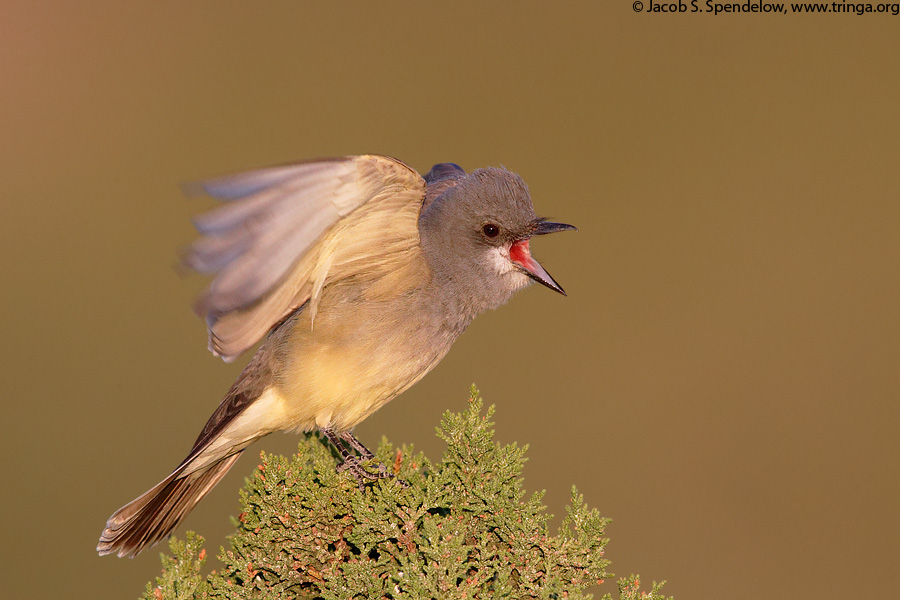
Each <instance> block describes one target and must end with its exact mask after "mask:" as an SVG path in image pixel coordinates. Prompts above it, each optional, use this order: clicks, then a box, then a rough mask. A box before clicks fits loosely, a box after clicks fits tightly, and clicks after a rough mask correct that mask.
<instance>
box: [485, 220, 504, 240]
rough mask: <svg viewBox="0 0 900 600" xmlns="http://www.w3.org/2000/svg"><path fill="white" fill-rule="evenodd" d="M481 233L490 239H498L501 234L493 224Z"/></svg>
mask: <svg viewBox="0 0 900 600" xmlns="http://www.w3.org/2000/svg"><path fill="white" fill-rule="evenodd" d="M481 231H483V232H484V235H486V236H488V237H489V238H494V237H497V235H499V234H500V228H499V227H497V226H496V225H494V224H493V223H488V224H487V225H485V226H484V227H482V228H481Z"/></svg>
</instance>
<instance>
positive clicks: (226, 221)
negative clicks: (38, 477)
mask: <svg viewBox="0 0 900 600" xmlns="http://www.w3.org/2000/svg"><path fill="white" fill-rule="evenodd" d="M197 191H200V192H203V193H206V194H208V195H209V196H212V197H214V198H218V199H221V200H225V201H226V202H227V203H226V204H225V205H223V206H221V207H219V208H217V209H215V210H213V211H211V212H209V213H207V214H204V215H201V216H199V217H197V218H196V219H195V221H194V222H195V225H196V227H197V229H198V230H199V232H200V234H201V237H200V238H199V239H198V240H197V241H196V242H195V243H194V244H193V245H192V246H190V247H189V248H188V249H187V250H186V252H185V254H184V256H183V260H184V262H185V264H186V265H187V266H189V267H190V268H192V269H195V270H196V271H199V272H201V273H216V275H215V277H214V279H213V280H212V283H211V284H210V286H209V288H208V290H207V291H206V292H205V293H204V294H203V295H202V296H201V297H200V298H199V299H198V301H197V304H196V309H197V311H198V312H199V313H200V314H201V315H202V316H204V317H205V318H206V323H207V326H208V334H209V349H210V350H211V351H212V352H213V354H215V355H216V356H220V357H222V358H223V359H224V360H225V361H229V362H230V361H233V360H234V359H236V358H237V357H238V356H240V355H241V354H242V353H243V352H245V351H246V350H248V349H250V348H251V347H252V346H254V345H255V344H256V343H257V342H259V341H260V340H261V339H263V338H265V340H264V341H263V343H262V344H261V345H260V346H259V349H258V350H257V351H256V354H255V355H254V356H253V358H252V359H251V360H250V363H249V364H248V365H247V367H246V368H245V369H244V371H243V372H242V373H241V375H240V377H238V379H237V381H236V382H235V383H234V385H232V386H231V389H230V390H228V393H227V394H226V395H225V398H224V400H222V403H221V404H220V405H219V407H218V408H217V409H216V411H215V412H214V413H213V415H212V417H210V419H209V421H208V422H207V423H206V425H205V426H204V428H203V431H201V432H200V436H199V437H198V438H197V441H196V442H194V446H193V448H192V449H191V451H190V453H189V454H188V456H187V458H185V459H184V461H182V463H181V464H180V465H178V467H177V468H176V469H175V470H174V471H172V473H171V474H170V475H169V476H168V477H166V478H165V479H163V480H162V481H161V482H159V483H158V484H157V485H156V486H154V487H153V488H151V489H150V490H148V491H147V492H146V493H144V494H143V495H142V496H140V497H138V498H136V499H135V500H133V501H131V502H130V503H128V504H126V505H125V506H123V507H122V508H120V509H119V510H117V511H116V512H115V513H114V514H113V515H112V516H111V517H110V518H109V520H108V521H107V523H106V528H105V529H104V530H103V533H102V535H101V536H100V543H99V544H98V546H97V551H98V552H99V553H100V554H112V553H117V554H118V555H119V556H135V555H136V554H138V553H139V552H140V551H141V550H143V549H144V548H145V547H147V546H150V545H153V544H155V543H157V542H159V541H160V540H162V539H163V538H165V537H167V536H168V535H169V534H170V533H171V532H172V530H173V529H174V528H175V527H176V526H177V525H178V523H179V522H180V521H181V520H182V519H183V518H184V517H185V515H187V513H188V512H189V511H190V510H191V509H192V508H193V507H194V506H195V505H196V504H197V503H198V502H199V501H200V500H201V499H202V498H203V496H204V495H206V493H207V492H209V491H210V489H212V487H213V486H214V485H216V483H217V482H218V481H219V480H220V479H221V478H222V477H223V476H224V475H225V473H227V472H228V469H230V468H231V466H232V465H233V464H234V462H235V461H236V460H237V458H238V456H239V455H240V453H241V452H242V451H243V450H244V449H245V448H246V447H247V446H249V445H250V444H251V443H253V442H254V441H255V440H257V439H259V438H261V437H262V436H264V435H266V434H269V433H272V432H274V431H282V430H297V431H309V430H312V429H316V428H318V430H319V431H321V432H322V433H323V434H324V435H325V436H326V437H327V438H328V440H329V441H330V442H331V443H332V444H333V445H334V446H335V447H336V448H337V450H338V451H339V453H340V455H341V457H342V459H343V463H342V465H341V466H340V467H339V469H345V470H348V471H350V472H351V473H352V474H354V475H355V476H356V477H357V479H358V480H359V481H360V483H361V482H362V480H363V479H374V478H379V477H385V476H387V473H386V471H385V469H384V467H382V466H379V467H378V469H377V470H374V469H369V468H366V467H365V465H364V462H365V461H367V460H369V459H371V458H373V457H372V453H371V452H369V451H368V450H367V449H366V447H365V446H363V444H362V443H360V442H359V440H357V439H356V438H355V437H354V436H353V434H352V430H353V428H354V427H355V426H356V425H358V424H359V423H360V422H361V421H363V420H364V419H365V418H366V417H368V416H369V415H371V414H372V413H373V412H375V411H376V410H378V409H379V408H380V407H381V406H383V405H384V404H385V403H386V402H388V401H389V400H391V399H392V398H394V397H395V396H397V395H398V394H400V393H402V392H403V391H405V390H406V389H407V388H409V387H410V386H411V385H413V384H414V383H416V382H417V381H418V380H419V379H421V378H422V377H423V376H424V375H425V374H426V373H428V371H430V370H431V369H432V368H434V366H435V365H437V363H438V362H439V361H440V360H441V359H442V358H443V357H444V355H445V354H446V353H447V351H448V350H449V349H450V346H451V345H452V344H453V342H454V341H455V340H456V338H457V337H458V336H459V335H460V334H461V333H462V332H463V330H464V329H465V328H466V327H467V326H468V325H469V323H471V322H472V319H474V318H475V316H476V315H478V314H479V313H481V312H482V311H485V310H488V309H493V308H497V307H499V306H500V305H502V304H503V303H505V302H506V301H507V300H509V299H510V297H511V296H512V295H513V293H515V292H516V291H517V290H519V289H521V288H523V287H525V286H526V285H527V284H528V283H529V282H531V281H537V282H538V283H541V284H543V285H545V286H547V287H549V288H550V289H552V290H555V291H557V292H559V293H561V294H565V292H564V291H563V289H562V288H561V287H560V286H559V284H557V283H556V282H555V281H554V280H553V278H552V277H551V276H550V275H549V274H548V273H547V271H545V270H544V269H543V267H541V265H540V264H538V262H537V261H536V260H535V259H534V258H533V257H532V256H531V250H530V247H529V242H530V239H531V237H532V236H535V235H541V234H546V233H552V232H555V231H563V230H566V229H574V227H572V226H571V225H566V224H563V223H551V222H548V221H546V220H544V219H539V218H537V217H536V216H535V213H534V209H533V207H532V204H531V198H530V196H529V193H528V188H527V187H526V186H525V183H524V182H523V181H522V179H521V178H520V177H519V176H518V175H516V174H514V173H511V172H509V171H507V170H504V169H497V168H487V169H479V170H477V171H474V172H472V173H468V174H466V172H465V171H463V169H462V168H460V167H459V166H457V165H455V164H452V163H441V164H438V165H435V166H434V167H433V168H432V169H431V171H429V172H428V174H427V175H425V177H422V176H421V175H419V174H418V173H417V172H416V171H414V170H413V169H411V168H410V167H408V166H406V165H405V164H403V163H401V162H400V161H398V160H395V159H392V158H388V157H385V156H377V155H363V156H347V157H343V158H335V159H326V160H316V161H311V162H303V163H298V164H292V165H287V166H280V167H274V168H269V169H262V170H258V171H251V172H248V173H242V174H239V175H233V176H229V177H222V178H220V179H214V180H210V181H205V182H202V183H200V184H197ZM354 450H355V451H356V453H358V455H357V454H354V452H353V451H354Z"/></svg>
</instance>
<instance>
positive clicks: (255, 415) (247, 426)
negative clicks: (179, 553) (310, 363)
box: [97, 332, 278, 556]
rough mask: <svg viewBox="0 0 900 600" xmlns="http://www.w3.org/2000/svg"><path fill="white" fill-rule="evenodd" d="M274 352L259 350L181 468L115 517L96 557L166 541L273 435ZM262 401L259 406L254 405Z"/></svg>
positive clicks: (127, 553)
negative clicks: (249, 451) (251, 449)
mask: <svg viewBox="0 0 900 600" xmlns="http://www.w3.org/2000/svg"><path fill="white" fill-rule="evenodd" d="M277 335H278V334H277V332H276V333H273V336H277ZM269 339H270V340H271V339H277V338H273V337H270V338H269ZM271 347H272V345H270V344H263V346H262V347H261V348H260V349H259V351H258V352H257V353H256V355H255V356H254V357H253V360H251V361H250V364H249V365H247V367H246V368H245V369H244V372H243V373H241V376H240V377H238V379H237V381H235V382H234V385H232V386H231V389H230V390H228V393H227V394H226V395H225V399H224V400H222V403H221V404H220V405H219V407H218V408H217V409H216V411H215V412H214V413H213V415H212V416H211V417H210V418H209V420H208V421H207V422H206V425H205V426H204V427H203V431H201V432H200V436H199V437H198V438H197V441H196V442H194V447H193V448H192V449H191V452H190V454H188V457H187V458H185V459H184V461H183V462H182V463H181V464H180V465H178V468H177V469H175V470H174V471H172V473H171V474H170V475H169V476H168V477H166V478H165V479H163V480H162V481H160V482H159V483H157V484H156V485H155V486H154V487H153V488H151V489H149V490H147V491H146V492H145V493H144V494H143V495H141V496H139V497H138V498H135V499H134V500H132V501H131V502H129V503H128V504H126V505H125V506H123V507H122V508H120V509H119V510H117V511H116V512H115V513H113V515H112V516H111V517H110V518H109V520H108V521H107V522H106V528H105V529H104V530H103V533H102V534H101V535H100V543H99V544H97V552H99V553H100V554H101V555H102V554H113V553H117V554H118V555H119V556H136V555H137V554H138V553H139V552H140V551H141V550H143V549H144V548H146V547H148V546H152V545H153V544H156V543H157V542H159V541H160V540H162V539H164V538H165V537H167V536H168V535H169V534H170V533H172V530H173V529H175V528H176V527H177V526H178V524H179V523H180V522H181V520H182V519H184V517H185V516H187V514H188V513H189V512H191V509H192V508H194V506H196V504H197V503H198V502H200V500H202V499H203V497H204V496H205V495H206V494H207V493H208V492H209V491H210V490H211V489H213V487H215V485H216V484H217V483H218V482H219V480H220V479H222V478H223V477H224V476H225V474H226V473H228V469H230V468H231V467H232V465H234V462H235V461H236V460H237V459H238V457H239V456H240V455H241V452H243V450H244V448H246V447H247V446H249V445H250V444H251V443H253V442H254V441H255V440H257V439H259V438H260V437H262V436H264V435H266V434H267V433H269V432H271V431H273V429H272V428H271V427H270V426H269V424H268V422H267V408H268V407H270V406H271V403H277V399H276V398H275V396H272V395H268V396H264V395H263V392H264V391H265V390H266V386H267V384H268V382H269V381H270V380H271V372H270V370H269V367H268V365H269V362H270V359H271ZM258 400H262V402H261V404H256V402H257V401H258ZM254 405H255V407H256V408H254V409H251V406H254Z"/></svg>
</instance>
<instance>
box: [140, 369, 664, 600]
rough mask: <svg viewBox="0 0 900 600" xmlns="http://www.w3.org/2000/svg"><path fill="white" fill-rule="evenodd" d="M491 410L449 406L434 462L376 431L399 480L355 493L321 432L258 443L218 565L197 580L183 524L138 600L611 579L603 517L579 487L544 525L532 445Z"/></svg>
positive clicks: (635, 584) (460, 589) (630, 592)
mask: <svg viewBox="0 0 900 600" xmlns="http://www.w3.org/2000/svg"><path fill="white" fill-rule="evenodd" d="M493 412H494V409H493V407H489V408H487V409H486V410H485V409H484V408H483V403H482V401H481V399H480V398H479V397H478V392H477V390H475V388H474V387H473V388H472V393H471V397H470V401H469V406H468V409H467V410H466V411H464V412H462V413H452V412H449V411H448V412H446V413H445V414H444V417H443V419H442V421H441V426H440V427H438V428H437V434H438V436H439V437H440V438H442V439H443V440H444V441H446V442H447V450H446V452H445V453H444V456H443V458H442V459H441V462H440V463H438V464H433V463H431V462H430V461H429V460H428V459H427V458H426V457H425V456H424V455H423V454H422V453H416V452H414V450H413V449H412V447H407V446H403V447H400V448H397V449H395V448H394V447H393V446H392V445H391V444H390V443H389V442H388V441H387V440H382V442H381V445H380V446H379V448H378V451H377V452H376V460H378V461H381V462H382V463H383V464H385V465H389V467H390V468H391V469H392V470H393V473H394V474H395V475H396V476H397V479H384V480H379V481H377V482H374V483H372V484H369V485H366V486H365V487H364V489H363V490H360V489H359V488H358V487H357V483H356V480H355V479H353V477H352V476H350V475H348V474H346V473H337V472H336V470H335V465H336V463H337V457H336V455H334V454H333V453H332V452H330V451H329V450H328V449H327V447H326V445H325V444H322V443H319V440H317V439H316V435H313V434H310V435H307V436H306V439H305V440H304V441H303V442H301V443H300V447H299V451H298V453H297V454H296V455H295V456H294V457H293V458H292V459H291V460H288V459H287V458H285V457H283V456H276V455H269V454H266V453H262V454H261V462H260V464H259V465H258V467H257V469H256V470H255V471H254V473H253V475H252V476H251V477H250V478H249V479H248V480H247V483H246V486H245V488H244V490H242V491H241V504H242V507H243V511H242V512H241V513H240V515H239V517H238V518H237V519H235V520H234V522H235V525H236V527H237V531H236V533H234V534H233V535H232V536H231V548H230V549H228V550H225V549H222V550H221V552H220V555H219V559H220V560H221V562H222V563H223V567H222V568H221V569H219V570H218V571H213V572H212V573H210V574H209V575H208V576H206V577H204V576H203V575H202V574H201V571H202V569H203V565H204V562H205V559H206V551H205V550H204V549H202V543H203V539H202V538H201V537H199V536H197V535H195V534H194V533H192V532H188V534H187V536H186V539H185V541H178V540H176V539H174V538H173V539H172V540H171V541H170V550H171V552H172V556H165V555H163V557H162V560H163V572H162V575H161V576H160V577H158V578H157V580H156V585H152V584H150V583H148V584H147V589H146V593H145V595H144V598H146V599H147V600H164V599H175V598H178V599H182V598H225V599H229V600H232V599H235V600H236V599H260V600H263V599H265V600H269V599H272V600H274V599H281V598H297V599H307V598H310V599H312V598H316V599H319V598H321V599H323V600H338V599H342V600H344V599H359V600H362V599H390V600H400V599H425V598H438V599H443V598H468V599H473V600H475V599H485V598H515V599H520V598H536V599H537V598H541V599H550V598H570V599H582V598H583V599H586V598H591V597H592V596H591V595H590V594H589V593H586V592H585V591H584V590H585V589H586V588H588V587H591V586H594V585H597V584H599V583H602V582H603V580H604V579H606V578H609V577H611V576H612V575H611V574H610V573H608V572H607V571H606V567H607V566H608V565H609V561H608V560H606V559H605V558H603V553H604V548H605V547H606V544H607V542H608V540H607V539H606V538H604V537H603V535H604V529H605V528H606V525H607V524H608V522H609V519H606V518H603V517H601V516H600V515H599V513H598V512H597V511H596V510H595V509H589V508H588V507H587V506H586V505H585V504H584V502H583V499H582V496H581V495H580V494H578V492H577V490H575V489H574V488H573V489H572V498H571V502H570V504H569V506H568V507H567V508H566V517H565V519H564V520H563V522H562V525H561V526H560V528H559V531H558V533H557V535H555V536H553V535H550V534H549V532H548V526H547V522H548V520H549V519H550V518H551V515H549V514H548V513H547V512H546V507H545V506H543V505H542V504H541V497H542V495H543V494H542V493H535V494H532V495H531V496H529V497H528V498H527V499H523V498H524V496H525V492H524V490H523V489H522V479H521V473H522V468H523V466H524V462H525V450H526V448H523V447H519V446H517V445H516V444H509V445H505V446H504V445H501V444H499V443H497V442H495V441H494V439H493V433H494V431H493V423H492V422H491V421H490V418H491V416H492V415H493ZM398 479H399V480H402V481H403V482H405V483H406V485H403V484H401V483H400V482H398ZM660 585H661V584H656V583H654V584H653V589H652V590H651V591H650V592H643V591H640V589H639V587H640V583H639V579H638V578H637V577H636V576H631V577H630V578H625V579H621V580H619V592H620V597H621V598H622V600H664V598H663V596H662V595H660V594H659V587H660ZM609 597H610V596H609V595H608V594H607V596H604V598H609Z"/></svg>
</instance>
